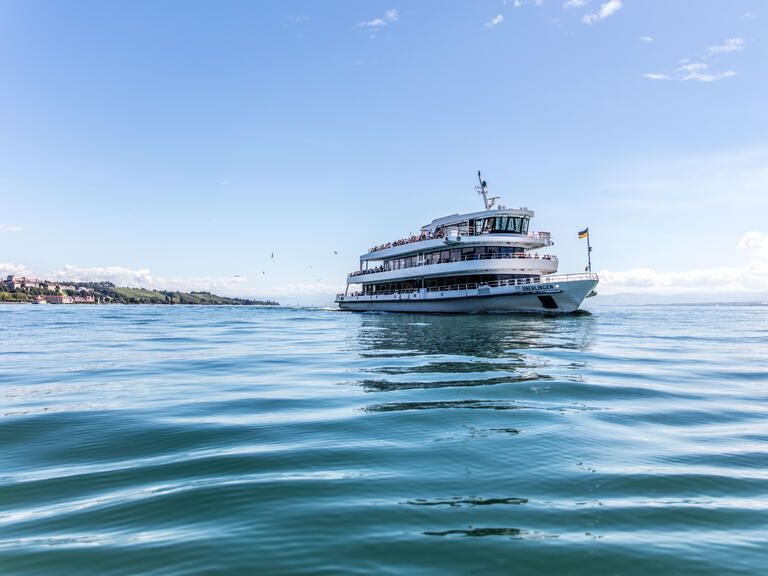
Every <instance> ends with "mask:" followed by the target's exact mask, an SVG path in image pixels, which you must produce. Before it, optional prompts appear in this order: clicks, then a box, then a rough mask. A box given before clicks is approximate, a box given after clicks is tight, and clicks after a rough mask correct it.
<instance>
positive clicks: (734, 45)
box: [707, 38, 744, 54]
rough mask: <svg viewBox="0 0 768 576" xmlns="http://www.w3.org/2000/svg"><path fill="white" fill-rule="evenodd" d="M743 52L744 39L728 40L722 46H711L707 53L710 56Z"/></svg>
mask: <svg viewBox="0 0 768 576" xmlns="http://www.w3.org/2000/svg"><path fill="white" fill-rule="evenodd" d="M741 50H744V39H743V38H728V40H726V41H725V42H723V43H722V44H718V45H717V46H710V47H709V48H707V52H708V53H709V54H722V53H725V52H740V51H741Z"/></svg>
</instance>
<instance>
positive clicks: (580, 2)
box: [563, 0, 587, 8]
mask: <svg viewBox="0 0 768 576" xmlns="http://www.w3.org/2000/svg"><path fill="white" fill-rule="evenodd" d="M586 3H587V0H568V1H567V2H566V3H565V4H563V8H581V7H582V6H584V5H585V4H586Z"/></svg>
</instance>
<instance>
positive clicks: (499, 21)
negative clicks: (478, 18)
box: [485, 14, 504, 28]
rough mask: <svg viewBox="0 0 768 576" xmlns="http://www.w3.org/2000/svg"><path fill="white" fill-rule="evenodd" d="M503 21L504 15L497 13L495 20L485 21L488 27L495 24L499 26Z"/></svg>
mask: <svg viewBox="0 0 768 576" xmlns="http://www.w3.org/2000/svg"><path fill="white" fill-rule="evenodd" d="M502 22H504V16H503V15H502V14H497V15H496V16H495V17H494V18H493V20H491V21H490V22H486V23H485V27H486V28H493V27H494V26H498V25H499V24H501V23H502Z"/></svg>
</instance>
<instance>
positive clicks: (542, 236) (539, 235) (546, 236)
mask: <svg viewBox="0 0 768 576" xmlns="http://www.w3.org/2000/svg"><path fill="white" fill-rule="evenodd" d="M483 234H509V232H488V231H485V232H480V233H477V234H476V233H474V232H473V231H471V230H466V229H462V230H460V231H459V236H482V235H483ZM517 235H518V236H524V237H526V238H535V239H536V240H544V241H545V242H546V245H547V246H551V245H552V234H551V233H549V232H534V231H532V232H528V233H526V234H517ZM437 238H445V232H444V231H442V230H441V231H440V232H437V233H435V234H429V233H427V232H422V233H421V234H415V235H413V236H409V237H408V238H402V239H400V240H395V241H393V242H385V243H384V244H379V245H378V246H374V247H373V248H369V249H368V253H369V254H370V253H371V252H378V251H379V250H386V249H387V248H395V247H397V246H405V245H406V244H413V243H414V242H422V241H424V240H435V239H437Z"/></svg>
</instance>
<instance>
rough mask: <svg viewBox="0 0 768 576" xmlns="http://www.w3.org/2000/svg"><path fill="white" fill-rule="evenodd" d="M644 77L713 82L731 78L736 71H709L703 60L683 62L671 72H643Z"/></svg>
mask: <svg viewBox="0 0 768 576" xmlns="http://www.w3.org/2000/svg"><path fill="white" fill-rule="evenodd" d="M643 76H644V77H645V78H650V79H651V80H679V81H680V82H688V81H694V82H715V81H717V80H722V79H723V78H731V77H732V76H736V72H734V71H733V70H726V71H725V72H716V73H715V72H711V71H710V70H709V65H708V64H706V63H705V62H692V63H688V64H683V65H682V66H679V67H678V68H675V70H674V71H673V72H672V73H671V74H659V73H655V72H649V73H646V74H643Z"/></svg>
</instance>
